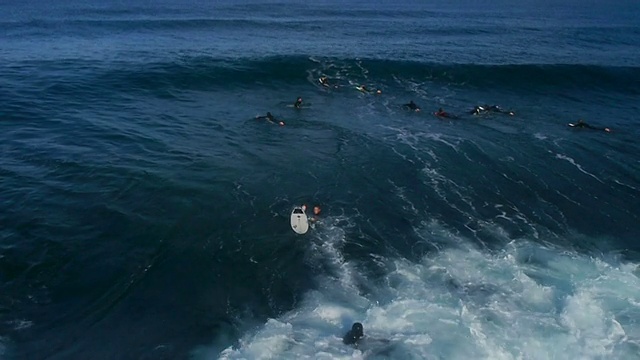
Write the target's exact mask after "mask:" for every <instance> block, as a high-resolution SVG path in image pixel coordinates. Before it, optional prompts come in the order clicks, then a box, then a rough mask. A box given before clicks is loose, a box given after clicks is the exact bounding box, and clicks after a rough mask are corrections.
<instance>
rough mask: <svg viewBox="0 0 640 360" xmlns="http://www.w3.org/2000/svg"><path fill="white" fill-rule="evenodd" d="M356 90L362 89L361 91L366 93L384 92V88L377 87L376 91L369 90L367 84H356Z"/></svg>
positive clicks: (377, 93) (378, 93)
mask: <svg viewBox="0 0 640 360" xmlns="http://www.w3.org/2000/svg"><path fill="white" fill-rule="evenodd" d="M356 90H358V91H360V92H361V93H365V94H371V93H375V94H376V95H380V94H382V90H380V89H376V91H371V90H369V89H368V88H367V86H366V85H360V86H356Z"/></svg>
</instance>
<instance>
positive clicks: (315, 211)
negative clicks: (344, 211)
mask: <svg viewBox="0 0 640 360" xmlns="http://www.w3.org/2000/svg"><path fill="white" fill-rule="evenodd" d="M302 211H304V212H307V205H302ZM321 211H322V209H321V208H320V206H318V205H316V206H314V207H313V215H314V216H312V217H310V218H309V221H313V222H316V221H318V220H319V219H318V216H320V212H321Z"/></svg>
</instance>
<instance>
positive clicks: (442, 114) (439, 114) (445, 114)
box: [433, 108, 457, 119]
mask: <svg viewBox="0 0 640 360" xmlns="http://www.w3.org/2000/svg"><path fill="white" fill-rule="evenodd" d="M433 114H434V115H435V116H437V117H443V118H449V119H457V117H456V116H455V115H451V114H449V113H448V112H446V111H444V110H442V108H440V109H438V111H436V112H434V113H433Z"/></svg>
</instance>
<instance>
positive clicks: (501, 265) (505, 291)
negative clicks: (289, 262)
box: [210, 222, 640, 359]
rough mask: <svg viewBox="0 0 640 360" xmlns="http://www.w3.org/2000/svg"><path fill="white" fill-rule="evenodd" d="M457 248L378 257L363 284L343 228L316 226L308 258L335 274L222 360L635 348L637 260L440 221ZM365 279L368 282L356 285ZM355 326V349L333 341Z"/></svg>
mask: <svg viewBox="0 0 640 360" xmlns="http://www.w3.org/2000/svg"><path fill="white" fill-rule="evenodd" d="M425 226H427V227H428V229H425V231H427V232H428V233H430V234H431V236H432V237H446V238H447V239H446V240H447V241H446V242H445V243H448V244H453V246H454V247H451V248H447V249H443V250H440V251H438V252H435V253H432V254H429V255H426V256H425V257H424V258H422V260H421V261H419V262H418V263H415V262H411V261H408V260H406V259H402V258H395V259H385V258H383V257H380V259H379V260H380V261H382V262H385V265H386V267H387V268H389V269H390V270H389V271H388V273H387V274H386V275H385V276H383V278H382V279H366V277H365V276H364V275H363V272H362V271H359V270H358V264H357V263H356V262H355V260H354V261H350V260H348V259H345V257H344V256H343V255H342V254H341V251H340V249H341V246H342V244H343V243H344V241H346V240H345V234H344V232H343V231H341V230H340V229H339V228H338V227H336V226H327V228H325V229H320V228H319V229H318V237H317V238H316V239H315V240H314V241H313V242H311V243H310V247H311V250H312V251H310V252H309V253H310V254H314V255H309V256H312V257H317V259H320V258H324V259H325V260H326V261H327V263H328V264H330V265H329V266H330V267H332V268H333V270H335V271H334V272H333V275H329V276H327V275H326V274H322V275H319V277H320V279H319V283H320V286H319V287H318V289H317V290H314V291H310V292H308V293H307V294H306V295H305V296H304V300H303V301H302V302H301V303H300V305H299V306H298V307H297V308H295V309H293V310H292V311H290V312H288V313H286V314H284V315H283V316H281V317H279V318H278V319H269V320H268V321H267V322H266V323H265V324H264V325H263V326H262V327H261V328H259V329H257V330H256V331H255V332H251V333H247V334H245V336H244V337H243V338H242V339H241V341H240V344H239V347H237V348H232V347H229V348H227V349H226V350H224V351H223V352H221V353H220V354H215V355H213V356H211V357H210V358H215V357H219V358H221V359H305V358H306V359H311V358H313V359H365V358H366V359H377V358H402V359H604V358H607V359H609V358H615V359H634V358H637V357H636V356H637V353H638V350H640V344H639V343H638V340H637V339H639V338H640V323H638V321H637V319H640V279H639V278H638V266H637V264H630V263H623V262H621V261H620V260H618V259H616V258H606V259H605V258H594V257H591V256H586V255H582V254H579V253H576V252H571V251H561V250H559V249H555V248H552V247H545V246H542V245H539V244H538V243H532V242H528V241H524V240H521V241H518V242H515V241H513V242H511V243H509V244H508V245H507V246H506V247H505V248H504V249H503V250H501V251H497V252H491V253H490V252H487V251H485V250H479V249H476V248H475V247H473V246H470V245H468V242H467V241H465V240H464V239H462V238H459V237H457V236H456V235H453V234H451V233H450V232H448V231H447V230H446V229H444V228H442V227H439V226H438V224H437V223H432V222H426V223H425ZM363 282H366V287H367V288H368V289H374V290H373V291H370V290H369V291H367V292H364V291H361V290H359V284H362V283H363ZM354 321H360V322H362V323H363V324H364V328H365V334H366V337H365V340H363V342H362V344H361V346H360V347H359V348H358V349H356V348H353V347H351V346H347V345H344V344H342V341H341V337H342V335H343V334H344V333H345V332H346V331H347V330H348V329H349V327H350V325H351V323H352V322H354Z"/></svg>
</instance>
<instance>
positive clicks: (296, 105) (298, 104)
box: [293, 99, 302, 109]
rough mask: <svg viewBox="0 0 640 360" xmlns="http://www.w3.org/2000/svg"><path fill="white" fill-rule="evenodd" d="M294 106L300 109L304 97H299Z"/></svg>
mask: <svg viewBox="0 0 640 360" xmlns="http://www.w3.org/2000/svg"><path fill="white" fill-rule="evenodd" d="M293 106H294V107H295V108H296V109H300V107H301V106H302V99H298V100H296V102H295V103H294V104H293Z"/></svg>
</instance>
